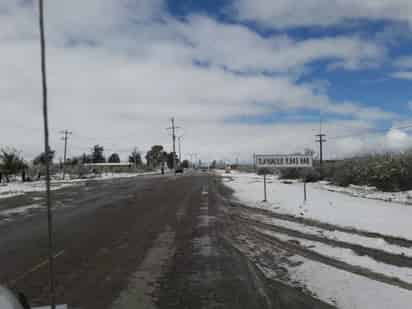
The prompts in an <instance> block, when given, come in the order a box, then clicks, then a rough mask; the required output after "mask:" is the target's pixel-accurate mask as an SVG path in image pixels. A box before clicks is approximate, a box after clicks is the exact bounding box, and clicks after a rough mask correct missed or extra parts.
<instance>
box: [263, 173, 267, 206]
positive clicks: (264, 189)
mask: <svg viewBox="0 0 412 309" xmlns="http://www.w3.org/2000/svg"><path fill="white" fill-rule="evenodd" d="M263 194H264V199H263V201H264V202H267V195H266V172H265V173H264V174H263Z"/></svg>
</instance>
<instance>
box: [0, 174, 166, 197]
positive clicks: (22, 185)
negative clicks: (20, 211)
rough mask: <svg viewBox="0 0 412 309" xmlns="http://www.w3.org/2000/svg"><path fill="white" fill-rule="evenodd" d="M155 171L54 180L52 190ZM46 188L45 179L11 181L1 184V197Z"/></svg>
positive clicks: (39, 190)
mask: <svg viewBox="0 0 412 309" xmlns="http://www.w3.org/2000/svg"><path fill="white" fill-rule="evenodd" d="M156 174H158V172H157V171H155V172H143V173H104V174H101V175H100V176H98V177H94V178H80V179H65V180H52V182H51V190H60V189H63V188H66V187H70V186H75V185H82V184H84V183H85V182H86V181H99V180H108V179H117V178H130V177H136V176H144V175H156ZM45 190H46V187H45V183H44V181H33V182H10V183H8V184H2V185H0V199H3V198H9V197H14V196H19V195H23V194H25V193H28V192H43V191H45Z"/></svg>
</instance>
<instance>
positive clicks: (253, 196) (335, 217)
mask: <svg viewBox="0 0 412 309" xmlns="http://www.w3.org/2000/svg"><path fill="white" fill-rule="evenodd" d="M223 176H225V174H223ZM228 177H229V178H225V180H224V183H225V184H226V185H227V186H229V187H230V188H232V189H233V190H234V191H235V197H236V198H237V199H239V200H240V201H242V202H244V203H245V204H247V205H248V206H252V207H258V208H264V209H268V210H271V211H276V212H280V213H287V214H291V215H295V216H303V217H306V218H311V219H315V220H319V221H322V222H327V223H331V224H335V225H341V226H346V227H352V228H356V229H360V230H367V231H370V232H376V233H380V234H386V235H392V236H397V237H402V238H407V239H412V224H411V220H412V206H408V205H402V204H399V203H395V202H385V201H380V200H374V199H368V198H361V197H358V196H355V195H349V194H345V193H342V192H335V191H329V190H326V189H325V188H324V186H323V185H322V184H319V183H315V184H312V183H308V184H307V196H308V200H307V202H306V203H305V202H304V201H303V199H304V197H303V184H302V183H299V182H292V183H291V184H285V183H282V181H280V180H279V179H277V178H276V177H274V176H268V177H267V182H268V183H267V195H268V202H266V203H265V202H262V200H263V177H262V176H258V175H256V174H251V173H238V172H232V173H231V174H230V175H229V176H228Z"/></svg>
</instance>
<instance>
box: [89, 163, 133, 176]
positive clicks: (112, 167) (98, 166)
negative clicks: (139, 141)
mask: <svg viewBox="0 0 412 309" xmlns="http://www.w3.org/2000/svg"><path fill="white" fill-rule="evenodd" d="M84 166H85V167H88V168H90V169H92V170H93V171H94V172H97V173H122V172H130V171H132V170H133V169H134V167H135V165H134V163H129V162H121V163H85V164H84Z"/></svg>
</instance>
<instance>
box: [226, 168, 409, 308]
mask: <svg viewBox="0 0 412 309" xmlns="http://www.w3.org/2000/svg"><path fill="white" fill-rule="evenodd" d="M220 174H221V175H222V176H223V177H224V178H223V181H224V183H225V184H226V185H227V186H229V187H230V188H232V189H233V190H234V198H235V199H237V200H239V201H240V202H241V203H242V204H244V205H247V206H249V207H252V208H251V209H250V208H240V210H239V211H238V213H239V215H240V216H241V218H244V220H245V221H244V224H245V225H248V226H249V228H250V227H251V228H252V229H253V230H255V231H257V232H259V233H260V234H261V235H265V236H267V237H269V239H272V240H274V241H275V242H274V243H273V242H271V241H268V240H266V239H265V238H261V237H260V236H256V235H255V234H248V233H244V234H243V233H242V235H240V236H239V239H241V241H240V246H241V248H242V250H243V251H244V252H245V254H246V255H248V256H249V257H250V258H251V260H252V261H254V263H255V264H256V265H257V266H258V267H259V268H260V269H261V270H262V272H263V273H264V274H265V275H266V276H267V277H269V278H272V279H274V280H280V281H282V282H284V283H287V284H289V285H292V286H299V287H301V288H303V289H304V290H305V291H307V293H310V294H313V295H314V296H315V297H317V298H319V299H321V300H323V301H325V302H327V303H330V304H331V305H334V306H336V307H337V308H341V309H353V308H362V309H363V308H366V309H369V308H370V309H372V308H373V309H380V308H382V309H388V308H404V309H406V308H411V304H412V291H411V283H412V268H411V267H408V266H407V265H409V266H410V259H412V247H410V245H408V243H407V242H401V243H388V242H387V239H389V238H388V237H387V236H397V237H401V238H404V239H409V240H412V224H411V218H412V206H409V205H405V204H403V205H402V204H401V203H402V202H403V201H402V199H405V201H407V200H409V198H408V196H409V192H405V193H402V194H398V198H397V199H394V198H392V199H389V198H387V197H388V196H390V195H391V193H381V192H378V191H377V190H376V189H374V188H366V187H356V186H352V187H349V188H345V189H342V188H339V187H335V186H330V185H329V184H327V183H315V184H307V192H308V201H307V202H304V201H303V184H302V183H300V182H297V181H290V182H289V181H287V183H283V181H281V180H278V179H277V178H276V177H273V176H268V177H267V193H268V202H262V200H263V177H262V176H258V175H256V174H251V173H239V172H236V171H233V172H232V173H231V174H224V173H223V172H220ZM392 196H394V195H392ZM384 200H386V201H384ZM394 200H396V202H394ZM253 208H259V209H265V210H269V211H270V212H272V213H273V214H272V215H269V214H268V213H267V212H262V211H259V210H253ZM282 214H288V215H292V217H290V216H288V217H285V216H282ZM300 218H304V219H311V220H316V221H319V222H321V223H328V224H330V225H329V227H326V225H322V224H313V223H312V222H313V221H310V220H309V221H308V220H301V219H300ZM242 222H243V221H242ZM331 226H336V230H333V229H331V228H330V227H331ZM339 227H349V228H355V229H356V230H359V231H369V232H374V233H378V234H381V235H382V236H381V237H380V236H377V235H374V234H368V233H358V232H356V231H354V230H350V229H345V228H344V229H342V228H339ZM247 230H248V229H247V228H246V231H247ZM256 237H257V238H256ZM242 239H243V240H242ZM282 244H283V245H282ZM287 244H289V245H287ZM290 246H292V247H290ZM293 246H297V248H301V249H299V250H294V249H293V248H294V247H293ZM356 246H358V247H359V246H360V247H361V248H363V249H362V250H361V251H359V250H358V249H357V248H358V247H356ZM312 253H313V254H314V255H312ZM377 253H378V254H379V256H375V254H377ZM319 256H321V257H322V256H323V257H325V258H327V259H330V261H336V262H342V263H344V264H335V263H334V262H328V261H327V260H323V259H322V258H319ZM402 261H404V262H402ZM344 265H346V266H344ZM357 269H358V270H359V269H362V270H363V271H362V272H358V271H357ZM284 270H287V272H286V274H285V273H284Z"/></svg>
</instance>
